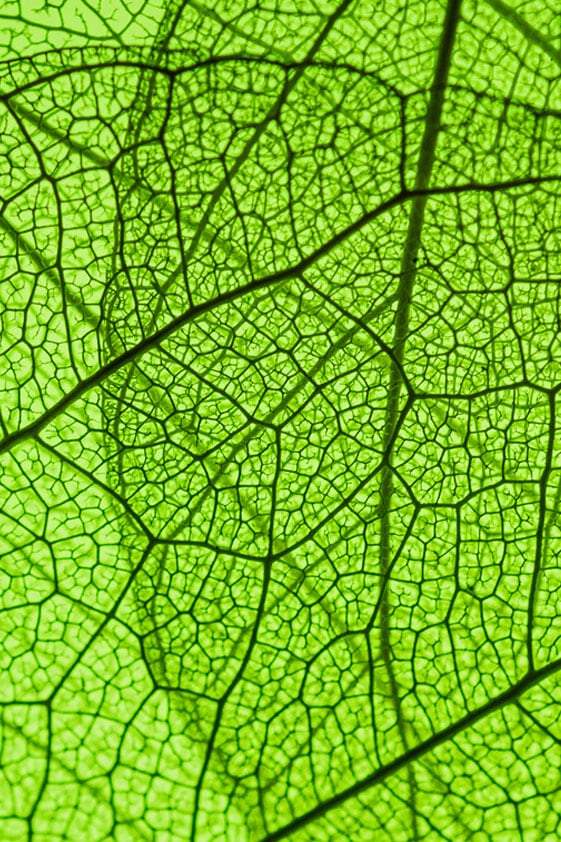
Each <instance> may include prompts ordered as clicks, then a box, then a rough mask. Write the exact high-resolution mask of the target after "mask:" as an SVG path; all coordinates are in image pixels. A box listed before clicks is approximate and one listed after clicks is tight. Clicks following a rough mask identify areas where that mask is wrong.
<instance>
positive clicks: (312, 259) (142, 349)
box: [0, 175, 561, 453]
mask: <svg viewBox="0 0 561 842" xmlns="http://www.w3.org/2000/svg"><path fill="white" fill-rule="evenodd" d="M560 181H561V175H550V176H544V177H542V178H539V177H531V178H530V177H528V178H522V179H510V180H508V181H505V182H493V183H490V184H481V183H477V182H471V183H468V184H462V185H457V186H451V187H435V188H431V189H427V190H411V191H409V192H408V193H397V194H396V195H395V196H393V197H392V198H391V199H387V200H386V201H384V202H382V203H381V204H380V205H378V206H377V207H376V208H374V210H372V211H368V212H367V213H365V214H364V215H363V216H362V217H360V219H358V220H356V221H355V222H353V223H351V224H350V225H349V226H347V227H346V228H344V229H343V230H342V231H340V232H339V233H338V234H335V236H333V237H332V238H331V240H328V241H327V242H326V243H324V244H323V245H322V246H320V247H319V248H317V249H316V250H315V251H313V252H312V253H311V254H309V255H308V256H307V257H305V258H303V259H302V260H301V261H299V262H298V263H296V264H295V265H294V266H289V267H287V268H286V269H281V270H279V271H278V272H273V273H271V274H269V275H264V276H263V277H261V278H257V279H255V280H252V281H249V282H248V283H246V284H243V285H242V286H240V287H237V288H236V289H233V290H228V291H227V292H224V293H221V294H220V295H217V296H216V297H215V298H212V299H209V300H208V301H205V302H204V303H203V304H198V305H195V306H194V307H192V308H190V309H189V310H186V311H185V312H183V313H181V314H180V315H179V316H177V317H176V318H175V319H172V321H171V322H169V323H168V324H167V325H164V327H162V328H160V330H158V331H156V333H154V334H152V335H150V336H147V337H146V338H145V339H143V340H142V341H141V342H139V343H137V344H136V345H134V346H133V347H132V348H129V350H128V351H125V352H123V353H122V354H120V355H119V356H117V357H115V358H114V359H113V360H111V361H110V362H109V363H107V364H106V365H104V366H102V367H101V368H100V369H98V371H96V372H94V373H93V374H91V375H90V376H89V377H87V378H85V379H84V380H82V381H81V382H80V383H78V384H77V385H76V386H75V387H74V388H73V389H71V390H70V392H68V394H67V395H65V397H64V398H61V399H60V400H59V401H57V402H56V403H55V404H54V405H53V406H52V407H51V408H50V409H49V410H47V411H46V412H45V414H44V415H43V416H42V417H41V418H39V419H37V420H36V421H34V422H32V423H31V424H28V425H27V426H25V427H22V428H21V429H20V430H18V431H16V432H14V433H10V435H8V436H6V437H5V438H4V439H3V440H2V441H0V453H3V452H5V451H6V450H9V449H10V448H11V447H13V446H14V445H15V444H17V443H18V442H20V441H23V440H25V439H28V438H32V437H34V436H35V435H36V434H37V433H38V432H39V431H40V430H41V429H43V428H44V427H45V426H46V425H47V424H49V423H51V421H53V420H54V419H55V418H57V417H58V416H59V415H60V414H61V413H62V412H64V411H65V410H66V409H68V407H69V406H71V405H72V404H73V403H74V402H75V401H77V400H79V398H81V397H82V396H83V395H84V394H86V393H87V392H88V391H89V390H90V389H92V388H93V387H95V386H98V385H100V384H101V383H103V381H104V380H105V379H106V378H107V377H109V376H110V375H112V374H114V373H115V372H116V371H118V370H119V369H120V368H122V367H123V366H125V365H127V364H128V363H131V362H134V361H135V360H137V359H138V358H139V357H141V356H143V354H145V353H147V352H148V351H151V350H153V349H154V348H157V347H158V346H159V345H160V344H161V343H162V342H163V341H164V340H166V339H168V338H169V337H170V336H172V335H173V334H174V333H175V332H176V331H177V330H180V329H181V328H183V327H185V325H187V324H189V323H190V322H192V321H194V320H195V319H196V318H198V317H199V316H201V315H203V314H205V313H209V312H212V311H214V310H215V309H218V308H219V307H222V306H224V305H225V304H229V303H231V302H232V301H236V300H237V299H238V298H243V296H245V295H248V294H251V293H253V292H256V291H258V290H260V289H266V288H267V287H272V286H276V285H277V284H282V283H283V282H285V281H288V280H292V279H294V278H298V277H300V276H301V274H302V273H303V272H304V271H305V270H306V269H309V268H310V267H311V266H313V265H314V264H315V263H317V262H318V261H319V260H321V259H322V258H323V257H325V256H327V255H328V254H329V253H330V252H331V251H333V250H334V249H335V248H337V247H338V246H340V245H341V244H342V243H344V242H345V241H346V240H347V239H349V238H350V237H351V236H352V235H353V234H356V233H357V232H358V231H360V230H362V228H364V227H365V226H366V225H368V224H369V223H370V222H372V221H374V220H375V219H377V218H378V217H379V216H382V215H383V214H384V213H387V212H388V211H390V210H393V208H396V207H399V206H400V205H403V204H405V203H406V202H410V201H414V200H415V199H417V198H420V197H423V196H424V197H428V196H446V195H450V194H451V195H459V194H461V193H470V192H484V193H488V192H494V191H498V190H509V189H516V188H520V187H525V186H539V185H541V184H548V183H558V182H560Z"/></svg>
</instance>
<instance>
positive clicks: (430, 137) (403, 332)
mask: <svg viewBox="0 0 561 842" xmlns="http://www.w3.org/2000/svg"><path fill="white" fill-rule="evenodd" d="M460 8H461V0H450V2H449V3H448V6H447V8H446V15H445V18H444V24H443V31H442V38H441V41H440V46H439V51H438V56H437V60H436V66H435V70H434V79H433V84H432V88H431V94H430V99H429V104H428V108H427V114H426V119H425V127H424V132H423V137H422V140H421V147H420V152H419V160H418V163H417V172H416V176H415V191H419V194H418V195H417V196H416V197H415V198H414V199H413V202H412V204H411V211H410V216H409V226H408V230H407V235H406V238H405V244H404V246H403V253H402V259H401V269H400V280H399V284H398V287H397V309H396V314H395V326H394V339H393V355H392V359H391V363H390V371H391V373H390V384H389V389H388V404H387V409H386V418H385V422H384V432H383V452H384V460H385V464H384V466H383V468H382V471H381V474H380V504H379V505H380V509H379V511H380V573H381V576H382V580H383V581H386V580H388V576H389V567H390V560H391V555H392V554H391V537H392V536H391V508H392V500H393V494H394V476H393V470H392V451H393V446H394V442H395V429H396V424H397V420H398V417H399V405H400V400H401V393H402V387H403V377H402V373H401V368H402V364H403V359H404V354H405V343H406V339H407V334H408V331H409V313H410V307H411V299H412V295H413V287H414V284H415V279H416V275H417V260H418V255H419V250H420V246H421V233H422V229H423V223H424V216H425V207H426V203H427V200H428V195H427V194H426V192H425V191H426V190H427V189H428V187H429V184H430V179H431V175H432V169H433V165H434V160H435V154H436V144H437V141H438V136H439V132H440V123H441V119H442V110H443V107H444V93H445V90H446V85H447V82H448V75H449V71H450V65H451V60H452V48H453V45H454V40H455V35H456V29H457V26H458V21H459V18H460ZM390 599H391V588H390V582H389V580H388V581H387V586H386V588H385V589H384V598H383V600H382V603H381V606H380V653H381V656H382V660H383V662H384V665H385V669H386V673H387V675H388V681H389V685H390V692H391V697H392V702H393V706H394V710H395V714H396V718H397V728H398V732H399V736H400V740H401V743H402V745H403V748H404V749H405V750H407V749H408V737H407V730H406V723H405V722H404V720H403V716H402V714H401V700H400V690H399V684H398V679H397V677H396V675H395V670H394V665H393V662H392V650H391V645H392V644H391V632H390ZM408 778H409V790H410V808H411V820H412V824H413V827H412V832H413V838H414V839H418V838H419V833H418V828H417V809H416V782H415V778H414V771H413V769H412V767H408Z"/></svg>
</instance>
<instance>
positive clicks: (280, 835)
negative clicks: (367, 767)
mask: <svg viewBox="0 0 561 842" xmlns="http://www.w3.org/2000/svg"><path fill="white" fill-rule="evenodd" d="M560 669H561V658H558V659H557V660H555V661H552V662H551V663H550V664H547V666H545V667H542V668H541V669H539V670H535V671H534V672H530V673H528V674H527V675H526V676H525V677H524V678H522V679H521V680H520V681H518V682H516V684H513V685H512V687H510V688H509V689H508V690H505V691H504V692H503V693H500V694H499V695H498V696H495V698H494V699H490V700H489V701H488V702H486V704H484V705H483V706H482V707H480V708H478V709H477V710H473V711H470V712H469V713H468V714H466V715H465V716H463V717H462V718H461V719H459V720H458V721H457V722H454V723H452V724H451V725H448V727H447V728H443V730H442V731H438V732H437V733H436V734H433V736H432V737H429V738H428V739H427V740H424V741H423V742H422V743H419V745H417V746H415V747H414V748H412V749H409V750H408V751H406V752H404V753H403V754H402V755H401V756H400V757H396V759H395V760H392V761H391V762H390V763H386V764H385V765H384V766H381V767H380V768H379V769H377V770H376V771H375V772H373V773H372V774H371V775H367V776H366V777H365V778H362V779H361V780H360V781H357V782H356V783H354V784H353V785H352V786H350V787H347V789H344V790H342V791H341V792H339V793H337V795H334V796H333V797H332V798H329V799H327V800H326V801H324V802H323V803H322V804H318V806H317V807H314V809H313V810H310V811H308V812H307V813H304V814H303V815H301V816H298V818H296V819H294V820H293V821H292V822H290V823H289V824H286V825H284V826H283V827H280V828H278V829H277V830H275V831H273V832H272V833H270V834H268V835H267V836H264V837H262V839H261V840H260V842H277V840H279V839H286V838H287V837H288V836H290V835H291V834H292V833H296V832H297V831H298V830H301V829H302V828H303V827H306V826H307V825H308V824H310V823H311V822H313V821H316V820H317V819H321V818H323V817H324V816H325V815H326V814H327V813H328V812H329V811H330V810H333V809H334V808H335V807H339V806H340V805H341V804H344V803H345V802H346V801H348V800H349V799H350V798H356V797H357V796H359V795H361V794H362V793H364V792H366V791H367V790H368V789H370V788H371V787H373V786H376V785H377V784H379V783H382V781H385V780H386V779H387V778H389V777H391V776H392V775H395V774H397V773H398V772H400V771H401V770H403V769H405V768H407V767H408V766H409V765H410V764H412V763H415V762H416V761H417V760H419V759H420V758H421V757H423V756H424V755H426V754H428V753H429V752H431V751H434V749H436V748H438V746H441V745H442V744H443V743H446V742H448V741H449V740H452V739H454V737H457V736H459V735H460V734H462V733H463V732H464V731H467V730H468V729H469V728H473V727H474V726H475V725H477V723H478V722H480V721H481V720H483V719H485V717H487V716H490V715H491V714H492V713H496V712H497V711H499V710H501V709H502V708H504V707H506V706H507V705H511V704H515V703H516V702H517V700H518V698H519V697H520V696H521V695H522V694H523V693H526V692H527V691H528V690H530V689H531V688H532V687H535V686H536V685H537V684H539V683H540V682H541V681H544V680H545V679H546V678H549V677H550V676H552V675H555V673H557V672H558V671H559V670H560Z"/></svg>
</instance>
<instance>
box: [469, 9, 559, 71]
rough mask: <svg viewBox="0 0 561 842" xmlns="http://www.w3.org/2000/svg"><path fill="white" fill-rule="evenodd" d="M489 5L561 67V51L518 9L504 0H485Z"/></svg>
mask: <svg viewBox="0 0 561 842" xmlns="http://www.w3.org/2000/svg"><path fill="white" fill-rule="evenodd" d="M485 2H486V3H487V5H488V6H490V7H491V8H492V9H494V10H495V12H498V14H499V15H500V16H501V17H502V18H503V19H504V20H505V21H506V22H507V23H510V24H512V26H514V27H515V29H517V30H518V31H519V32H520V33H521V34H522V35H523V36H524V37H525V38H526V40H527V41H529V42H530V43H531V44H534V46H536V47H538V48H539V49H540V50H542V52H544V53H545V54H546V55H548V56H549V57H550V59H551V60H552V61H554V62H555V64H556V65H557V66H558V67H561V51H559V50H556V49H555V47H553V46H552V44H550V42H549V41H548V40H547V38H546V37H545V35H542V33H541V32H540V31H539V29H535V28H534V27H533V26H532V25H531V24H530V23H528V21H527V20H526V19H525V18H523V17H522V15H521V14H519V12H517V11H516V9H513V8H512V7H511V6H508V5H507V4H506V3H503V2H502V0H485Z"/></svg>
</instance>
